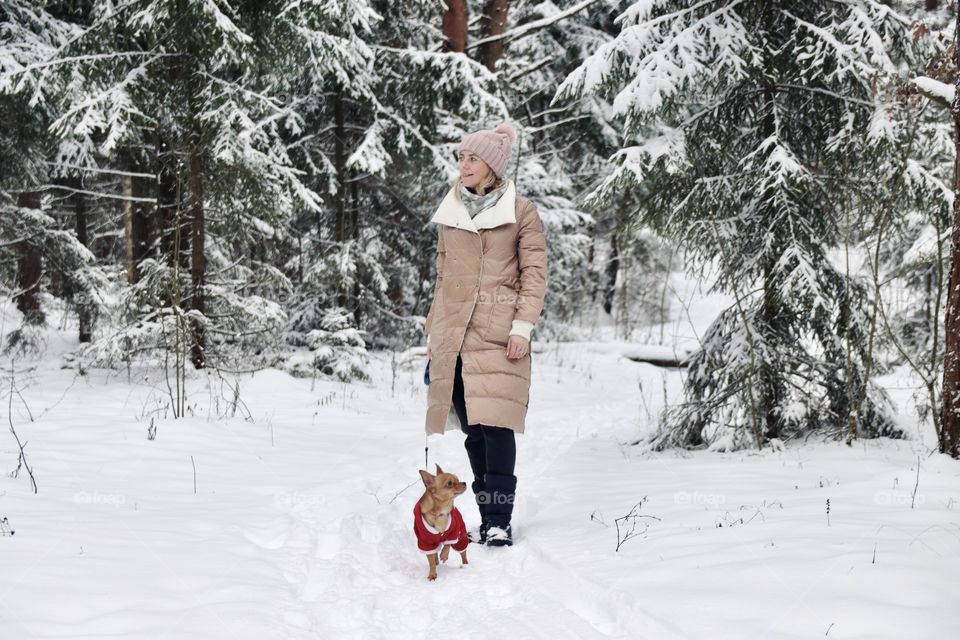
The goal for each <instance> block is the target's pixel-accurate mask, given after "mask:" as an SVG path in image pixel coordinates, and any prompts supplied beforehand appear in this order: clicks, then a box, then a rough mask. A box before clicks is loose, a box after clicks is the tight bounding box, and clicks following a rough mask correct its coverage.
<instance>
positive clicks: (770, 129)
mask: <svg viewBox="0 0 960 640" xmlns="http://www.w3.org/2000/svg"><path fill="white" fill-rule="evenodd" d="M773 11H774V8H773V6H772V2H770V0H768V1H767V2H766V3H765V5H764V8H763V28H764V29H765V30H766V32H767V33H772V32H773ZM765 67H766V68H767V73H766V74H765V75H766V79H765V80H764V83H763V115H762V116H761V121H760V136H761V140H768V139H769V138H770V137H771V136H773V135H774V134H775V133H776V120H775V109H776V104H775V101H776V92H777V87H776V84H775V82H774V80H773V78H774V77H775V75H774V74H775V70H774V68H773V64H772V63H771V61H770V60H767V61H766V63H765ZM761 140H758V142H760V141H761ZM763 196H764V200H770V199H771V197H772V194H763ZM768 215H770V217H771V219H772V218H773V217H774V212H773V211H770V212H769V214H768ZM768 251H769V253H768V254H767V255H766V256H764V258H763V261H762V265H761V269H762V274H761V277H762V279H763V282H762V285H763V300H762V302H761V304H762V307H761V311H760V318H761V321H762V326H761V327H760V333H761V335H762V336H763V342H765V343H768V344H770V343H773V344H775V343H776V342H777V341H778V333H779V332H778V330H777V328H778V325H779V324H780V322H782V318H781V309H780V303H779V300H778V294H779V291H777V284H776V281H775V279H774V273H775V260H776V256H777V252H776V251H775V250H774V249H772V248H771V249H769V250H768ZM771 254H772V255H771ZM744 321H746V319H744ZM757 366H758V367H759V368H760V371H758V372H753V374H752V375H756V374H759V378H760V380H759V385H758V386H759V391H760V393H759V398H758V406H757V407H756V408H755V410H756V411H757V413H759V415H758V416H756V418H757V420H758V421H759V422H761V424H762V425H763V429H762V433H763V437H764V439H766V440H770V439H772V438H780V437H781V435H782V431H783V429H782V427H783V425H782V417H781V416H780V415H779V414H778V412H777V409H778V407H779V406H780V402H781V400H782V389H781V386H780V380H779V379H778V378H779V376H780V375H785V373H783V374H782V373H780V372H778V371H776V367H774V366H771V363H769V362H767V361H766V359H760V361H759V362H758V363H757ZM751 410H754V408H753V407H751ZM761 445H762V443H761V442H758V443H757V446H758V447H759V446H761Z"/></svg>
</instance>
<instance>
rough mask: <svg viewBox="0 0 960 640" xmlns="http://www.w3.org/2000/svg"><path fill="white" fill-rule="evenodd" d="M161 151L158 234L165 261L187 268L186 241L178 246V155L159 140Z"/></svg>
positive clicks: (159, 156) (157, 146)
mask: <svg viewBox="0 0 960 640" xmlns="http://www.w3.org/2000/svg"><path fill="white" fill-rule="evenodd" d="M156 152H157V160H158V166H157V173H158V180H157V184H156V187H157V215H156V219H155V224H156V229H155V233H156V235H155V236H154V237H157V238H159V239H160V256H161V259H169V261H170V265H171V266H173V265H175V264H178V263H179V264H180V266H181V267H186V266H187V265H186V261H185V260H184V255H185V253H186V250H185V245H186V242H185V241H184V238H183V237H182V235H181V238H180V242H179V246H178V243H177V231H178V230H177V228H176V227H177V224H178V220H179V219H178V217H177V211H178V210H179V208H180V202H179V195H178V194H179V188H178V182H179V180H180V176H179V172H178V171H177V158H176V152H175V151H174V150H173V149H172V148H171V146H169V145H167V144H165V143H164V142H163V141H162V140H160V139H159V137H158V138H157V140H156Z"/></svg>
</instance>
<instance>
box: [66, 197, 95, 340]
mask: <svg viewBox="0 0 960 640" xmlns="http://www.w3.org/2000/svg"><path fill="white" fill-rule="evenodd" d="M80 186H81V185H80V181H79V180H77V189H79V188H80ZM70 199H71V200H73V210H74V216H75V229H76V232H77V241H79V242H80V244H82V245H83V246H85V247H86V246H89V245H88V241H87V198H86V196H85V195H84V194H82V193H80V192H79V191H75V192H74V193H73V195H72V196H71V197H70ZM74 293H76V292H74ZM77 316H78V318H79V322H80V327H79V331H78V333H79V336H78V338H79V340H80V342H90V340H91V338H92V337H93V336H92V334H93V322H92V318H91V316H90V301H89V300H86V299H81V300H78V301H77Z"/></svg>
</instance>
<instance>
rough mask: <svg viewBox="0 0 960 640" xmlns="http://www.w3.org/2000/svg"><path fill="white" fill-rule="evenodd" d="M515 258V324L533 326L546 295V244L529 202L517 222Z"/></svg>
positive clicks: (538, 218) (534, 211)
mask: <svg viewBox="0 0 960 640" xmlns="http://www.w3.org/2000/svg"><path fill="white" fill-rule="evenodd" d="M517 255H518V258H519V262H520V297H519V300H518V301H517V313H516V315H514V319H515V320H521V321H524V322H529V323H530V324H536V322H537V320H539V319H540V312H541V311H543V302H544V297H545V296H546V293H547V240H546V238H545V237H544V235H543V223H542V222H541V221H540V214H539V213H537V207H536V206H535V205H534V204H533V203H532V202H529V203H528V204H527V211H526V212H525V215H523V216H522V217H521V219H520V232H519V234H518V236H517Z"/></svg>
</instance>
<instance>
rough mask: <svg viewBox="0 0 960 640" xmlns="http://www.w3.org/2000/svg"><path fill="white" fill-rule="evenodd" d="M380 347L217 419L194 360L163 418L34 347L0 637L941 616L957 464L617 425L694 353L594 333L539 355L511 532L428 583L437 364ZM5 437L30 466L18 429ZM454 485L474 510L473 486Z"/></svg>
mask: <svg viewBox="0 0 960 640" xmlns="http://www.w3.org/2000/svg"><path fill="white" fill-rule="evenodd" d="M373 368H374V372H375V375H374V379H373V380H372V381H371V382H370V383H369V384H354V385H341V384H336V383H329V382H322V383H321V382H317V383H316V385H315V387H314V388H312V389H311V381H309V380H295V379H291V378H289V377H288V376H286V375H285V374H282V373H280V372H276V371H265V372H261V373H258V374H257V375H256V376H254V377H253V378H251V377H249V376H248V377H243V378H241V379H240V395H241V398H242V400H243V402H244V403H245V406H246V407H247V408H248V410H249V412H250V415H251V417H252V421H245V420H243V419H241V418H240V417H235V418H230V419H221V420H212V421H208V420H206V419H205V418H203V417H200V416H203V415H206V413H207V412H209V411H213V412H214V413H216V406H217V404H218V403H219V405H220V407H221V411H222V408H223V400H222V399H220V400H218V399H217V396H219V392H217V393H215V394H213V395H211V394H210V393H209V391H208V390H206V389H205V386H204V380H203V379H197V380H192V381H191V389H192V395H191V406H192V407H193V412H194V413H196V414H197V417H188V418H187V419H184V420H178V421H174V420H171V419H169V418H167V419H162V418H161V419H159V420H158V421H157V422H158V435H157V439H156V440H154V441H149V440H147V438H146V429H147V423H148V422H149V418H146V417H145V413H146V412H148V411H149V410H150V409H151V408H153V407H156V406H159V405H162V403H163V401H164V398H163V396H162V393H163V392H162V388H161V385H159V384H158V382H159V381H157V380H146V381H141V382H139V383H137V384H131V383H128V382H127V381H126V379H125V376H123V377H121V378H118V377H117V376H116V375H115V374H114V375H113V376H112V379H111V380H110V381H109V382H106V381H105V377H106V374H105V373H104V372H93V373H91V374H90V375H89V376H87V377H84V378H77V379H76V380H74V377H73V373H72V372H71V371H69V370H61V369H59V368H58V367H57V366H56V363H55V362H53V361H51V362H49V363H46V364H45V365H43V366H41V367H40V368H39V369H38V370H37V371H36V372H34V374H33V380H32V384H30V385H29V386H28V387H27V388H26V389H25V390H24V397H25V398H26V400H27V401H28V402H29V403H30V408H31V411H32V412H33V414H34V416H35V418H36V420H35V422H29V418H28V416H27V414H26V412H25V411H24V410H23V409H22V408H20V409H17V408H16V406H15V410H14V416H13V417H14V421H15V423H16V424H17V426H18V431H19V433H20V435H21V437H22V438H24V439H28V440H29V441H30V444H29V446H28V451H29V452H30V455H31V462H32V463H33V465H34V467H35V469H36V471H37V474H38V481H39V483H40V494H39V495H37V496H34V495H32V494H30V493H29V491H28V487H27V483H26V481H25V479H24V478H22V477H21V478H20V479H16V480H15V479H11V478H6V477H4V478H3V479H2V480H0V516H4V515H5V516H8V517H9V518H10V523H11V525H12V526H13V527H14V528H15V529H16V530H17V533H16V535H15V536H13V537H9V536H8V537H2V538H0V566H3V568H4V578H5V579H4V580H3V581H0V637H2V638H4V640H7V639H11V640H20V639H29V638H81V637H85V638H107V637H111V638H137V639H142V638H185V637H190V638H204V639H205V638H257V639H258V640H263V639H264V638H283V639H286V638H291V639H294V638H324V639H326V638H333V639H340V638H364V639H367V638H420V637H428V636H429V637H434V636H436V635H437V634H440V636H451V637H461V638H487V637H511V638H571V639H572V638H596V639H604V638H651V639H661V638H663V639H667V640H669V639H672V638H763V639H769V638H784V639H792V638H812V637H824V636H826V637H829V638H831V639H833V638H858V639H859V638H862V639H864V640H867V639H870V640H878V639H882V638H891V639H894V638H896V639H901V638H912V639H914V638H915V639H920V640H922V639H925V638H942V637H948V636H949V635H950V634H951V630H952V629H951V628H952V626H953V616H952V615H951V614H950V612H951V611H952V609H951V606H952V603H955V602H956V600H957V597H958V596H960V587H958V586H957V582H956V580H955V576H956V575H957V574H958V571H960V522H958V521H960V517H958V515H960V470H958V465H957V463H955V462H953V461H949V460H946V459H944V458H943V457H941V456H936V455H935V456H932V457H928V456H927V453H926V449H925V448H924V447H923V446H922V445H921V443H920V442H916V441H901V442H891V441H882V442H869V443H865V444H864V443H861V444H859V445H857V446H855V447H853V448H847V447H844V446H842V445H835V444H821V443H815V442H812V441H811V443H809V444H807V445H805V446H796V447H789V448H788V449H787V450H785V451H783V452H764V453H762V454H757V453H755V452H741V453H733V454H716V453H705V452H698V453H696V454H690V453H684V452H666V453H663V454H650V453H643V452H642V451H641V450H639V449H638V448H636V447H630V446H626V445H624V444H622V443H625V442H627V441H630V440H632V439H635V438H636V437H637V436H638V435H640V434H641V433H643V432H645V431H647V430H649V429H650V428H652V420H653V418H654V416H655V415H656V412H657V409H658V408H659V406H660V405H662V403H663V398H664V395H667V396H669V397H675V395H676V393H677V391H678V384H679V377H678V374H677V373H675V372H672V373H666V374H665V373H664V372H663V370H660V369H657V368H655V367H652V366H649V365H644V364H637V363H633V362H629V361H627V360H625V359H623V358H618V357H617V356H616V355H615V353H612V352H606V353H596V352H595V350H592V349H591V348H590V347H589V346H586V345H577V344H568V345H564V346H563V347H562V348H557V347H553V346H551V347H550V348H548V349H546V350H545V351H544V352H543V353H540V354H537V361H536V362H535V364H534V386H533V389H532V398H531V412H530V419H529V423H528V433H527V434H525V435H524V436H522V437H521V438H520V439H519V440H518V445H519V456H518V459H519V465H518V467H519V468H518V476H519V485H518V502H517V507H516V517H515V522H516V527H517V532H516V533H517V545H516V546H515V547H513V548H510V549H485V548H483V547H478V546H476V545H472V546H471V547H470V549H469V551H468V554H469V558H470V565H469V566H468V567H466V568H464V569H460V568H459V558H458V557H456V556H455V555H454V556H452V557H451V559H450V561H449V563H448V564H447V565H444V566H442V567H441V568H440V575H439V579H438V580H437V582H435V583H428V582H427V581H426V579H425V576H426V569H427V565H426V561H425V560H424V558H423V556H422V555H421V554H420V553H419V552H418V551H417V550H416V548H415V544H414V541H413V534H412V531H411V526H412V523H411V510H412V507H413V503H414V502H415V501H416V499H417V498H418V497H419V495H420V493H421V484H420V482H419V478H418V477H417V469H418V468H420V467H421V465H422V464H423V444H424V438H423V435H422V420H423V401H424V398H423V393H424V391H423V387H422V384H421V382H420V376H421V370H420V368H419V364H417V365H415V366H413V367H410V368H406V369H401V370H400V371H399V372H398V374H397V377H396V379H394V378H393V376H392V374H391V367H390V364H389V360H388V359H386V358H384V357H383V356H376V364H375V365H374V367H373ZM71 383H73V386H70V385H71ZM68 387H69V391H67V392H66V394H64V392H63V390H64V389H66V388H68ZM391 389H393V391H392V392H391ZM225 395H227V396H228V397H229V393H227V394H225ZM918 454H919V455H920V456H921V472H920V481H919V486H918V489H917V496H916V499H914V498H913V496H912V493H913V489H914V483H915V482H916V476H917V469H916V464H917V455H918ZM191 456H193V462H191ZM430 459H431V464H432V463H433V462H440V463H441V465H443V466H444V467H445V468H447V469H448V470H450V471H454V472H457V473H459V474H461V477H463V476H465V475H466V473H467V471H468V465H467V462H466V458H465V455H464V453H463V451H462V439H461V437H459V436H458V434H453V433H451V434H447V435H445V436H443V437H434V438H432V439H431V446H430ZM0 461H3V464H5V465H6V467H9V468H12V466H14V465H15V453H14V450H13V449H12V444H11V443H10V441H9V439H2V440H0ZM194 464H195V465H196V469H197V474H196V493H194V478H193V465H194ZM827 499H830V504H831V511H830V521H829V523H828V521H827V514H826V500H827ZM641 501H642V502H643V504H642V506H641V507H640V510H639V514H640V515H641V517H640V518H637V519H635V522H636V523H637V524H638V525H641V526H648V527H649V528H648V529H647V530H646V531H645V533H643V534H642V535H639V536H637V537H635V538H633V539H630V540H627V541H625V542H624V543H623V544H622V546H621V547H620V550H619V551H617V543H618V532H617V527H616V522H615V520H616V519H617V518H621V517H624V516H626V515H627V514H628V513H629V512H630V511H631V508H633V507H634V505H636V504H637V503H638V502H641ZM911 501H914V502H916V503H917V504H916V508H914V509H911V508H910V503H911ZM458 504H459V506H460V507H461V509H462V510H463V512H464V515H465V517H466V518H467V520H468V524H471V525H472V524H474V523H475V522H476V510H475V507H474V506H472V504H471V501H470V499H469V496H464V498H461V499H460V501H459V503H458ZM645 516H653V517H645ZM629 526H630V522H629V521H621V535H622V531H624V530H625V528H629ZM638 531H639V529H638Z"/></svg>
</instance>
